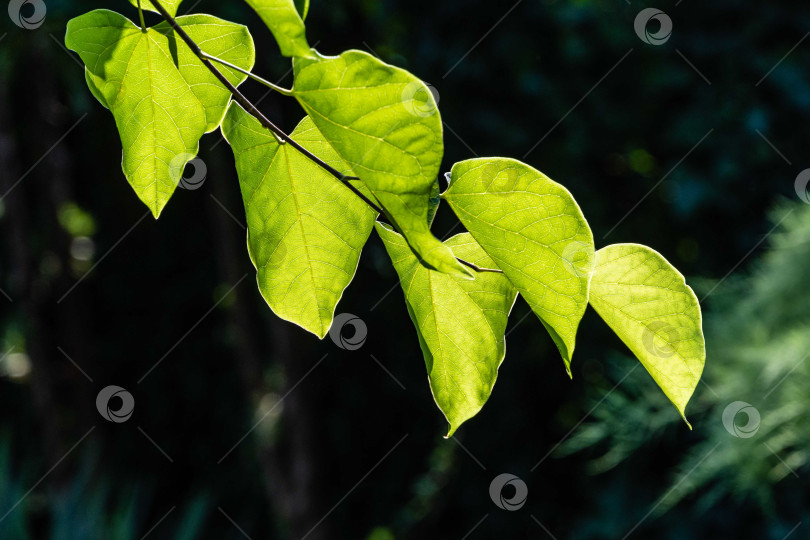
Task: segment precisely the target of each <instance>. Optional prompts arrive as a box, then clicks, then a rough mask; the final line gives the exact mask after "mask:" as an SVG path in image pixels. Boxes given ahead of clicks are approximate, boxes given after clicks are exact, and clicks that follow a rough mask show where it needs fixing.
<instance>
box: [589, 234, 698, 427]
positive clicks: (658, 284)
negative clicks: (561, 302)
mask: <svg viewBox="0 0 810 540" xmlns="http://www.w3.org/2000/svg"><path fill="white" fill-rule="evenodd" d="M590 303H591V305H592V306H593V308H594V309H595V310H596V312H597V313H599V315H600V316H601V317H602V319H604V320H605V322H606V323H607V324H608V326H610V328H611V329H613V331H614V332H616V335H618V336H619V337H620V338H621V340H622V341H623V342H624V343H625V345H627V346H628V347H629V348H630V350H631V351H633V354H635V355H636V358H638V359H639V361H641V363H642V365H643V366H644V367H645V368H646V369H647V371H648V372H649V373H650V375H652V377H653V379H655V382H656V383H658V386H660V387H661V390H663V391H664V393H665V394H666V395H667V397H668V398H669V399H670V400H671V401H672V403H673V404H674V405H675V407H676V408H677V409H678V412H680V413H681V416H683V417H684V420H686V416H685V413H684V411H685V409H686V404H687V403H688V402H689V398H691V397H692V394H693V393H694V391H695V387H697V384H698V381H700V375H701V373H703V365H704V363H705V362H706V346H705V343H704V340H703V328H702V325H701V324H702V323H701V313H700V304H699V303H698V300H697V297H696V296H695V293H694V292H693V291H692V289H691V287H689V286H688V285H687V284H686V282H685V281H684V278H683V276H682V275H681V273H680V272H678V271H677V270H676V269H675V268H674V267H673V266H672V265H671V264H669V262H667V260H666V259H664V257H662V256H661V254H659V253H658V252H656V251H654V250H653V249H651V248H648V247H647V246H641V245H638V244H616V245H612V246H608V247H606V248H602V249H600V250H599V251H597V252H596V268H595V270H594V273H593V280H592V281H591V294H590Z"/></svg>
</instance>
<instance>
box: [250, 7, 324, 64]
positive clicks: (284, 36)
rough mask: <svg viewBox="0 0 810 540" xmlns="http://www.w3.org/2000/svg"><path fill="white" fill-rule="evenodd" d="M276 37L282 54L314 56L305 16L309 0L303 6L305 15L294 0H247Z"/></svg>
mask: <svg viewBox="0 0 810 540" xmlns="http://www.w3.org/2000/svg"><path fill="white" fill-rule="evenodd" d="M245 1H246V2H247V3H248V4H249V5H250V7H252V8H253V9H254V10H255V11H256V13H258V14H259V17H261V19H262V21H264V24H266V25H267V27H268V28H269V29H270V31H271V32H272V33H273V37H274V38H276V42H277V43H278V46H279V48H280V49H281V54H283V55H284V56H303V57H309V58H313V57H314V53H313V52H312V51H310V49H309V45H308V44H307V34H306V27H305V26H304V18H305V17H306V11H307V10H308V9H309V3H308V2H307V3H306V4H305V5H303V6H302V9H304V12H303V15H302V14H301V13H299V11H298V8H296V6H295V2H294V1H293V0H245Z"/></svg>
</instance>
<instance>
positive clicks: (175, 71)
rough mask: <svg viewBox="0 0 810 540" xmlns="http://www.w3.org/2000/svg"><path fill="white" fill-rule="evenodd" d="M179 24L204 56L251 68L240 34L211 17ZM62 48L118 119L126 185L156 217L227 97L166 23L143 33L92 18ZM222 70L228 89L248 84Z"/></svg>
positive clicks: (249, 49) (118, 20) (118, 21)
mask: <svg viewBox="0 0 810 540" xmlns="http://www.w3.org/2000/svg"><path fill="white" fill-rule="evenodd" d="M177 23H178V24H179V25H180V26H182V27H183V28H184V29H185V31H186V32H187V33H188V34H189V35H190V36H191V37H192V39H194V41H196V42H197V43H198V44H199V45H200V47H202V49H203V50H204V51H206V52H208V53H209V54H213V55H215V56H218V57H220V58H223V59H224V60H227V61H229V62H231V63H232V64H235V65H237V66H239V67H241V68H243V69H247V70H249V69H251V68H252V67H253V61H254V51H253V41H252V39H251V37H250V33H249V32H248V30H247V28H245V27H244V26H240V25H237V24H233V23H229V22H227V21H223V20H221V19H218V18H216V17H212V16H210V15H190V16H187V17H179V18H178V19H177ZM65 44H66V45H67V47H68V48H69V49H71V50H74V51H76V52H77V53H79V56H80V57H81V58H82V60H83V61H84V64H85V66H86V71H85V78H86V79H87V83H88V86H89V88H90V90H91V92H92V93H93V95H95V96H96V97H97V98H98V100H99V102H101V104H102V105H104V106H105V107H107V108H108V109H110V111H111V112H112V114H113V117H114V118H115V123H116V125H117V127H118V132H119V134H120V136H121V143H122V146H123V149H124V151H123V159H122V168H123V170H124V174H125V175H126V177H127V180H128V181H129V183H130V185H131V186H132V188H133V189H134V190H135V193H136V194H137V195H138V197H139V198H140V199H141V201H143V202H144V203H145V204H146V205H147V206H148V207H149V209H150V210H151V211H152V214H153V215H154V216H155V217H158V216H159V215H160V213H161V212H162V211H163V208H164V207H165V206H166V203H167V202H168V201H169V198H170V197H171V196H172V194H173V193H174V191H175V189H176V187H177V184H178V182H179V181H180V178H181V177H182V174H183V168H184V166H185V165H186V163H187V162H189V161H190V160H192V159H193V158H194V156H195V155H196V154H197V149H198V143H199V140H200V138H201V137H202V136H203V135H204V134H205V133H207V132H210V131H212V130H214V129H216V128H217V126H219V123H220V122H221V121H222V117H223V116H224V114H225V109H226V107H227V105H228V102H229V100H230V97H231V95H230V92H229V91H228V90H227V89H226V88H225V87H224V86H223V85H222V83H220V82H219V81H218V80H217V79H216V77H214V75H213V74H211V73H210V72H209V71H208V70H207V69H206V67H205V66H204V65H203V64H202V62H200V60H199V58H197V56H196V55H195V54H194V53H193V52H192V51H191V49H189V48H188V46H187V45H186V44H185V43H184V42H183V41H182V40H180V39H179V38H177V37H176V36H175V34H174V32H173V31H172V29H171V28H170V27H169V26H168V24H166V23H161V24H159V25H157V26H155V27H154V28H149V29H148V31H146V32H143V31H141V29H140V28H139V27H138V26H136V25H135V24H133V23H132V22H131V21H129V20H128V19H126V18H125V17H123V16H121V15H119V14H117V13H114V12H112V11H108V10H96V11H92V12H90V13H87V14H85V15H82V16H80V17H77V18H75V19H73V20H71V21H70V22H69V23H68V29H67V36H66V38H65ZM221 69H222V72H223V73H224V74H225V75H226V76H227V77H228V80H229V81H231V82H232V83H233V84H240V83H241V82H242V81H244V79H245V75H242V74H241V73H238V72H237V71H235V70H232V69H229V68H221Z"/></svg>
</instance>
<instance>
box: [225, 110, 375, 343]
mask: <svg viewBox="0 0 810 540" xmlns="http://www.w3.org/2000/svg"><path fill="white" fill-rule="evenodd" d="M222 133H223V135H224V136H225V138H226V139H227V140H228V142H229V143H230V145H231V147H232V149H233V153H234V156H235V158H236V171H237V173H238V175H239V185H240V187H241V190H242V199H243V201H244V203H245V212H246V214H247V225H248V251H249V253H250V258H251V260H252V261H253V264H254V266H256V269H257V281H258V284H259V290H260V291H261V293H262V296H263V297H264V299H265V300H266V301H267V304H268V305H269V306H270V308H271V309H272V310H273V312H274V313H275V314H276V315H278V316H279V317H281V318H282V319H285V320H288V321H290V322H293V323H295V324H297V325H299V326H301V327H302V328H304V329H306V330H308V331H310V332H312V333H313V334H315V335H317V336H318V337H319V338H323V337H324V336H325V335H326V334H327V332H328V331H329V327H330V326H331V324H332V317H333V315H334V313H335V307H336V306H337V303H338V301H339V300H340V297H341V296H342V295H343V290H344V289H345V288H346V287H347V286H348V285H349V283H350V282H351V280H352V278H353V277H354V274H355V271H356V270H357V264H358V261H359V260H360V251H361V250H362V248H363V246H364V245H365V243H366V241H367V240H368V237H369V235H370V234H371V227H372V224H373V223H374V218H375V213H374V212H373V211H372V210H371V209H370V208H369V207H368V206H367V205H366V204H365V203H364V202H363V201H362V200H360V198H358V197H357V196H356V195H355V194H354V193H352V192H351V191H350V190H349V189H348V188H347V187H346V186H344V185H343V184H341V183H340V182H339V181H338V180H336V179H335V178H334V177H333V176H332V175H330V174H329V173H327V172H325V171H324V170H323V169H322V168H321V167H319V166H318V165H316V164H315V163H313V162H312V161H310V159H309V158H307V157H305V156H304V155H303V154H301V153H300V152H299V151H298V150H296V149H295V148H293V147H292V145H290V144H285V145H279V144H278V142H277V141H276V138H275V137H273V134H272V133H270V132H269V131H267V130H266V129H264V128H263V127H262V126H261V124H260V123H259V121H258V120H256V119H255V118H254V117H253V116H251V115H249V114H248V113H247V112H245V111H244V109H242V108H241V107H240V106H239V105H238V104H236V103H231V106H230V108H229V109H228V114H227V115H226V117H225V121H224V122H223V123H222ZM291 136H292V138H293V140H295V141H296V142H298V143H299V144H301V145H302V146H303V147H304V148H306V149H307V150H309V151H310V152H312V153H313V154H315V155H317V156H318V157H320V158H321V159H323V160H324V161H326V162H327V163H329V164H330V165H332V166H333V167H335V168H336V169H338V170H339V171H340V172H342V173H343V174H347V175H351V174H352V172H351V170H350V169H349V168H348V167H347V166H346V164H345V163H343V161H342V160H341V159H340V157H339V156H338V155H337V154H336V153H335V151H334V150H332V148H331V147H330V146H329V144H328V143H327V142H326V141H325V140H324V139H323V136H322V135H321V134H320V132H319V131H318V130H317V128H315V126H314V125H313V123H312V121H311V120H310V119H309V118H304V120H303V121H301V123H300V124H298V127H297V128H295V131H293V133H292V135H291Z"/></svg>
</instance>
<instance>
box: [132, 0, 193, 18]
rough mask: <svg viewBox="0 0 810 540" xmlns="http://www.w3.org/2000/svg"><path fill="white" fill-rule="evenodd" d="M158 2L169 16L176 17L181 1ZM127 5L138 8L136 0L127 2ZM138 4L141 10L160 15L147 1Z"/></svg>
mask: <svg viewBox="0 0 810 540" xmlns="http://www.w3.org/2000/svg"><path fill="white" fill-rule="evenodd" d="M159 1H160V5H161V6H163V7H164V8H165V9H166V11H168V12H169V15H171V16H172V17H174V16H175V15H177V8H178V7H180V3H181V2H182V1H183V0H159ZM129 3H130V4H132V5H133V6H135V7H137V6H138V0H129ZM140 4H141V9H145V10H148V11H154V12H155V13H160V12H159V11H158V10H157V9H155V6H153V5H152V2H150V1H149V0H140Z"/></svg>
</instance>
